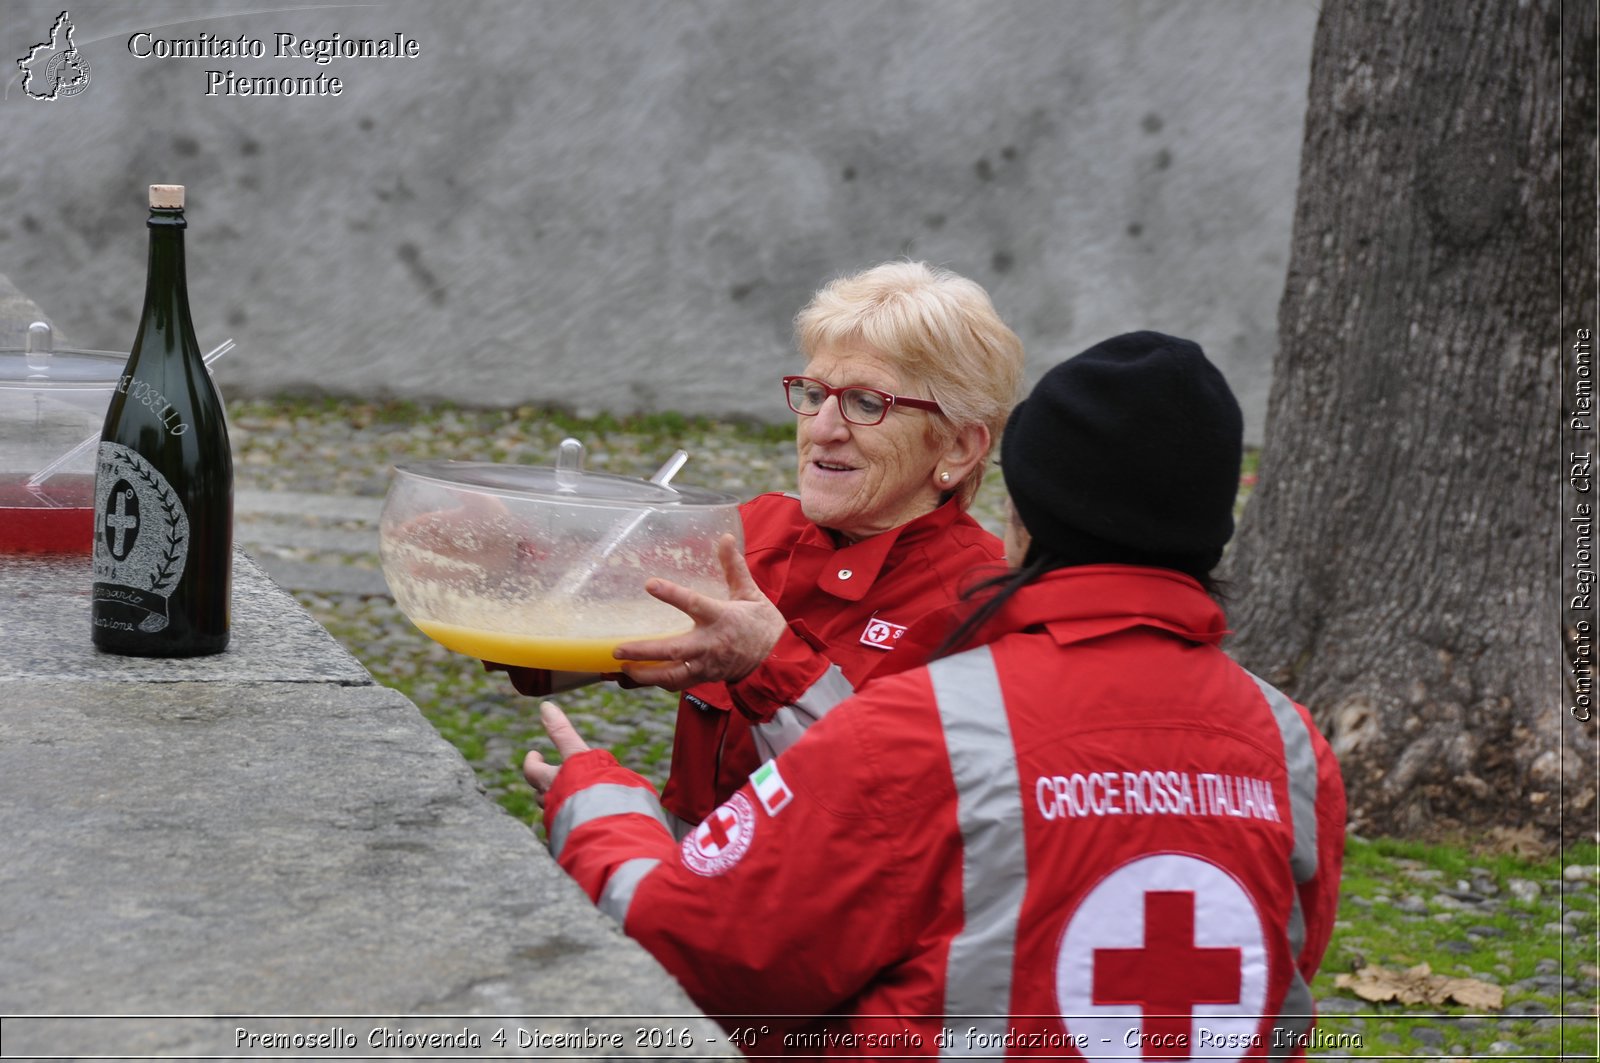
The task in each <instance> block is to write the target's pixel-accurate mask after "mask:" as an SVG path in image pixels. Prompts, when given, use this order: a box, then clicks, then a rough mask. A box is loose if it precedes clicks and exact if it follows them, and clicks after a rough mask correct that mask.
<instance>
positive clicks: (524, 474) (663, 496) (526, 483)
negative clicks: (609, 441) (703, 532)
mask: <svg viewBox="0 0 1600 1063" xmlns="http://www.w3.org/2000/svg"><path fill="white" fill-rule="evenodd" d="M395 471H396V472H398V473H400V474H402V475H404V476H411V477H416V478H418V479H423V480H432V481H434V482H435V483H439V484H443V485H444V486H446V487H457V488H464V489H467V490H472V491H487V492H490V493H492V494H497V495H503V496H508V497H514V498H535V499H539V500H541V501H553V502H581V503H585V504H590V503H594V504H600V505H616V506H628V507H637V506H725V505H731V504H737V503H738V501H739V500H738V499H737V498H736V497H735V496H733V495H730V494H725V493H723V492H720V491H708V490H706V489H704V488H698V487H671V486H663V485H661V484H654V483H651V482H650V481H649V480H635V479H632V478H630V477H627V476H613V475H612V474H610V473H603V472H581V471H577V470H567V469H555V468H551V467H550V466H547V465H506V464H501V463H499V462H491V461H423V462H408V463H406V464H404V465H397V466H395Z"/></svg>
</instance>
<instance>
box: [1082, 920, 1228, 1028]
mask: <svg viewBox="0 0 1600 1063" xmlns="http://www.w3.org/2000/svg"><path fill="white" fill-rule="evenodd" d="M1240 952H1241V950H1239V949H1237V948H1220V949H1207V948H1197V947H1196V946H1195V944H1194V894H1193V893H1192V892H1191V893H1184V892H1180V891H1175V890H1151V891H1150V892H1149V893H1146V894H1145V895H1144V947H1143V948H1137V949H1095V950H1094V1002H1095V1003H1096V1004H1137V1005H1139V1007H1140V1009H1141V1010H1142V1011H1143V1012H1144V1023H1143V1026H1142V1029H1141V1034H1142V1036H1141V1037H1140V1042H1141V1043H1142V1044H1143V1045H1144V1046H1145V1050H1144V1058H1145V1059H1188V1058H1189V1056H1190V1055H1191V1054H1192V1046H1191V1045H1189V1043H1188V1034H1189V1025H1190V1022H1191V1020H1192V1019H1193V1017H1194V1006H1195V1005H1196V1004H1237V1003H1239V981H1240ZM1180 972H1181V973H1180Z"/></svg>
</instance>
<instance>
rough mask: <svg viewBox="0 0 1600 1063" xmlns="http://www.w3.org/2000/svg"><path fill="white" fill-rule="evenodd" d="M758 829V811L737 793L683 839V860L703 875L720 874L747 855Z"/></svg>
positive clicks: (686, 864) (690, 867)
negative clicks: (751, 840)
mask: <svg viewBox="0 0 1600 1063" xmlns="http://www.w3.org/2000/svg"><path fill="white" fill-rule="evenodd" d="M755 833H756V811H755V809H753V808H751V807H750V799H749V798H747V797H745V795H744V794H742V793H741V794H734V795H733V796H732V797H731V798H729V799H728V801H727V803H726V804H723V805H721V806H719V807H718V808H717V809H716V810H715V811H713V812H712V813H711V815H709V816H707V817H706V820H705V822H704V823H702V824H700V825H699V826H698V827H696V828H695V829H694V830H692V831H690V832H689V834H688V836H687V837H686V838H684V839H683V849H682V851H683V862H684V865H685V866H687V867H688V868H689V870H690V871H693V872H695V873H696V874H700V875H706V876H708V877H709V876H711V875H720V874H722V873H723V872H724V871H726V870H728V868H730V867H732V866H733V865H734V864H737V863H738V862H739V861H740V860H741V859H743V858H744V854H745V852H746V850H748V849H749V848H750V839H751V838H752V837H754V836H755Z"/></svg>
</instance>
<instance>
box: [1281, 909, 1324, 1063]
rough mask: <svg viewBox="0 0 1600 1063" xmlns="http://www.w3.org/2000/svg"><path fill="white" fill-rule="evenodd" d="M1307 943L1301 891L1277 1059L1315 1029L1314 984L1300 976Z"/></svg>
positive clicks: (1292, 919) (1292, 918)
mask: <svg viewBox="0 0 1600 1063" xmlns="http://www.w3.org/2000/svg"><path fill="white" fill-rule="evenodd" d="M1305 945H1306V913H1305V912H1304V910H1302V909H1301V907H1300V891H1299V890H1296V891H1295V895H1294V907H1292V908H1290V909H1289V955H1290V956H1292V957H1293V959H1291V960H1290V961H1289V971H1290V978H1289V992H1288V993H1287V994H1285V995H1284V998H1283V1007H1282V1008H1281V1009H1279V1011H1278V1020H1277V1022H1275V1023H1273V1025H1274V1026H1276V1027H1277V1028H1278V1029H1279V1030H1281V1031H1283V1032H1282V1033H1281V1034H1275V1035H1274V1036H1273V1039H1272V1043H1273V1044H1274V1045H1275V1046H1279V1047H1277V1048H1275V1050H1274V1051H1273V1053H1272V1058H1273V1059H1288V1058H1289V1057H1290V1056H1291V1055H1293V1054H1294V1049H1295V1046H1296V1045H1298V1044H1300V1038H1301V1036H1302V1035H1303V1034H1305V1032H1306V1031H1307V1030H1309V1029H1311V1013H1312V1010H1313V1008H1314V1005H1313V1003H1312V1000H1311V987H1310V986H1308V985H1306V980H1305V979H1304V978H1302V977H1301V976H1300V965H1299V963H1298V962H1297V961H1298V960H1299V958H1300V950H1301V949H1303V948H1305Z"/></svg>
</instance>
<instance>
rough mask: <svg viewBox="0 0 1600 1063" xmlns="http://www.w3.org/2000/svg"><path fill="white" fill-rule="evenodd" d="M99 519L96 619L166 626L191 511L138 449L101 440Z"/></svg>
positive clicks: (148, 628) (147, 627) (144, 627)
mask: <svg viewBox="0 0 1600 1063" xmlns="http://www.w3.org/2000/svg"><path fill="white" fill-rule="evenodd" d="M94 520H95V528H94V602H95V607H96V608H95V614H96V615H95V623H97V624H101V623H105V624H110V625H112V626H116V627H124V628H126V629H128V630H133V629H135V628H136V629H137V630H139V631H145V632H156V631H160V630H162V629H163V628H165V627H166V626H167V624H168V622H169V621H168V613H167V600H168V599H169V598H170V597H171V596H172V592H173V591H175V590H176V589H177V587H178V580H179V578H180V577H182V576H183V568H184V565H185V564H186V563H187V562H188V560H189V515H188V514H187V513H185V512H184V509H183V503H182V502H181V501H180V500H179V498H178V494H177V492H176V491H174V490H173V489H172V485H171V484H169V483H168V482H167V478H166V477H165V476H162V475H161V473H160V472H159V471H158V470H157V469H156V468H155V467H154V466H153V465H151V464H150V463H149V462H148V461H145V460H144V458H143V457H141V456H140V455H139V454H138V453H137V452H136V451H134V450H131V449H129V448H128V447H125V446H123V445H122V444H120V443H108V442H102V443H101V444H100V469H99V474H98V475H97V476H96V477H95V497H94ZM104 606H120V607H121V608H114V609H104V608H102V607H104Z"/></svg>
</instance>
